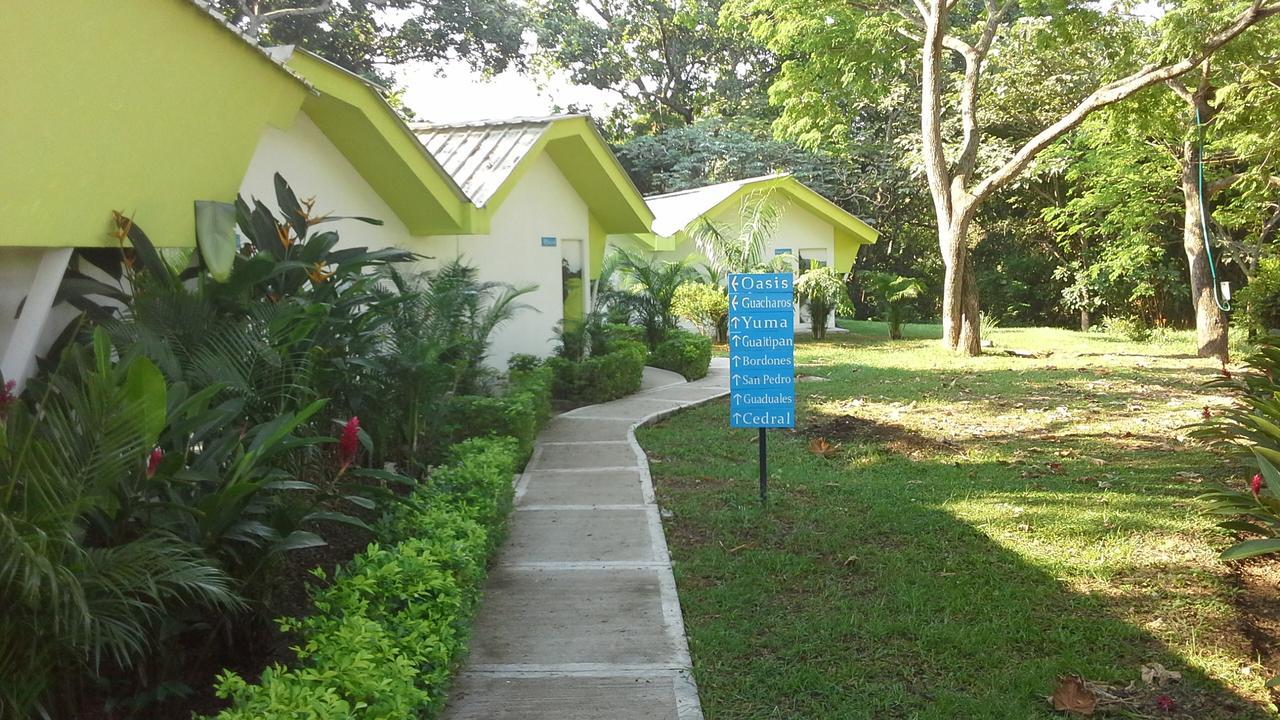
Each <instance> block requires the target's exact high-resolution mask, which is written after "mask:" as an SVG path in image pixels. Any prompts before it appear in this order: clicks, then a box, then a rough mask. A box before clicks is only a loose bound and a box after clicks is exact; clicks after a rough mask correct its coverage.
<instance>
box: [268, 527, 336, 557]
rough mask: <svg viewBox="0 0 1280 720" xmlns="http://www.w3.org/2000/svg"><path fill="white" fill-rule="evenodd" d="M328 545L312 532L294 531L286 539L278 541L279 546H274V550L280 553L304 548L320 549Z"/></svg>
mask: <svg viewBox="0 0 1280 720" xmlns="http://www.w3.org/2000/svg"><path fill="white" fill-rule="evenodd" d="M328 544H329V543H327V542H325V541H324V538H322V537H320V536H319V535H317V534H315V533H313V532H307V531H306V530H294V531H293V532H291V533H289V536H288V537H286V538H285V539H284V540H281V541H280V544H279V545H277V546H276V549H277V550H279V551H280V552H288V551H290V550H304V549H306V548H313V547H322V546H324V545H328Z"/></svg>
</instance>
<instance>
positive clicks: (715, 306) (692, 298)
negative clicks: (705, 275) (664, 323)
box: [671, 283, 729, 343]
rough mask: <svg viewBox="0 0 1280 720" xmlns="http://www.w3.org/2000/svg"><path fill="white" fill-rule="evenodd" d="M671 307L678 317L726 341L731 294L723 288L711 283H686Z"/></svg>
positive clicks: (717, 339)
mask: <svg viewBox="0 0 1280 720" xmlns="http://www.w3.org/2000/svg"><path fill="white" fill-rule="evenodd" d="M671 309H672V310H673V311H674V312H675V314H676V317H679V318H681V319H683V320H688V321H689V322H691V323H693V324H694V325H696V326H697V327H698V329H699V330H701V331H702V332H704V333H706V334H708V335H711V334H713V333H714V334H715V337H716V341H717V342H721V343H723V342H725V336H726V334H727V332H728V325H727V321H728V318H729V296H728V295H727V294H725V291H724V289H723V288H721V287H720V286H718V285H711V284H709V283H685V284H684V285H681V286H680V287H679V288H678V289H677V290H676V296H675V300H674V301H673V302H672V304H671Z"/></svg>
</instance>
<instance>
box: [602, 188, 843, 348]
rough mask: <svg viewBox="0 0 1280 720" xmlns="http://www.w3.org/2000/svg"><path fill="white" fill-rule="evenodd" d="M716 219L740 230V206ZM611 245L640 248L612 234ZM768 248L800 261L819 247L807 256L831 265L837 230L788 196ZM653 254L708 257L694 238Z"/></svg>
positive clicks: (669, 257)
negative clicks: (785, 253) (704, 255)
mask: <svg viewBox="0 0 1280 720" xmlns="http://www.w3.org/2000/svg"><path fill="white" fill-rule="evenodd" d="M715 221H716V222H717V223H720V224H723V225H725V226H727V227H728V228H729V229H731V230H733V231H735V232H736V231H737V228H738V227H739V225H740V218H739V217H738V209H737V207H736V206H733V207H730V208H728V209H726V210H724V211H722V212H720V213H719V214H717V215H716V217H715ZM609 245H610V246H622V247H626V248H627V249H635V248H636V245H635V243H632V242H630V241H629V240H627V239H625V238H619V237H610V238H609ZM767 248H768V249H767V252H766V255H768V256H769V257H772V256H773V255H774V253H775V251H777V250H784V249H785V250H789V251H790V252H791V254H792V256H793V257H796V259H797V261H798V260H799V255H800V254H801V252H802V251H806V250H809V251H814V250H816V251H818V252H816V253H805V259H806V260H808V259H814V260H822V261H824V262H826V263H827V265H831V264H832V263H834V262H835V250H836V230H835V227H834V226H833V225H831V223H829V222H827V221H826V220H824V219H822V218H821V217H819V216H817V215H815V214H813V213H812V212H810V211H809V210H807V209H805V208H804V207H801V206H799V205H797V204H795V203H793V202H788V201H785V200H784V201H783V206H782V208H781V215H780V216H779V218H778V225H777V228H776V229H775V231H774V234H773V237H772V238H770V240H769V242H768V246H767ZM650 252H652V251H650ZM652 254H653V255H654V257H657V258H659V259H662V260H670V261H675V260H687V261H689V262H691V263H694V264H698V263H701V262H704V261H705V258H703V257H702V255H701V253H699V252H698V249H697V248H696V247H694V244H693V241H692V240H685V241H684V242H682V243H680V244H679V245H677V246H676V249H675V250H671V251H664V252H652ZM798 313H799V311H798V310H797V318H799V314H798ZM806 321H807V318H806ZM834 324H835V317H834V315H833V316H832V317H831V318H830V319H829V320H828V326H829V327H830V326H833V325H834Z"/></svg>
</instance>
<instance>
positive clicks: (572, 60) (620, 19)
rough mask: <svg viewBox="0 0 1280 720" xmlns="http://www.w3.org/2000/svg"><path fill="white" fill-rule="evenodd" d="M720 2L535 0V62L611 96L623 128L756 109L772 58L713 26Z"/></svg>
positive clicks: (734, 33)
mask: <svg viewBox="0 0 1280 720" xmlns="http://www.w3.org/2000/svg"><path fill="white" fill-rule="evenodd" d="M721 2H722V0H674V1H667V2H663V1H660V0H583V1H582V2H579V1H578V0H541V1H540V2H538V3H537V4H535V6H534V16H535V18H536V19H535V28H536V32H537V37H538V49H537V52H536V55H535V60H536V62H538V63H540V64H542V65H543V66H545V67H547V68H549V69H557V70H565V71H567V72H568V74H569V78H570V79H571V80H572V81H573V82H575V83H578V84H580V85H590V86H592V87H596V88H600V89H602V90H609V91H612V92H614V93H617V94H618V95H619V97H620V98H621V99H622V101H623V105H622V107H621V108H620V112H621V113H622V115H623V116H624V118H625V124H629V125H631V126H632V127H642V128H648V129H650V130H654V129H660V128H664V127H670V126H679V125H687V124H690V123H692V122H694V120H695V119H696V118H697V117H698V116H700V115H701V114H703V113H704V112H705V111H707V110H708V109H709V108H712V107H721V108H722V109H724V110H726V111H728V112H732V110H733V109H734V108H740V107H742V106H743V105H749V104H752V103H754V104H756V105H761V106H762V105H763V104H764V102H763V101H764V97H763V93H762V90H763V88H764V87H765V86H766V83H762V82H758V81H757V78H760V77H761V76H764V75H767V74H768V73H769V72H771V68H772V65H773V63H772V60H771V59H770V58H769V56H768V55H767V54H766V53H763V52H761V51H760V49H759V48H758V47H757V46H755V44H754V43H752V42H751V41H750V40H749V38H747V37H746V36H745V34H744V33H742V32H740V31H738V30H736V29H734V28H732V27H726V26H724V25H722V24H721V22H720V5H721Z"/></svg>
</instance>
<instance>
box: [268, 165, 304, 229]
mask: <svg viewBox="0 0 1280 720" xmlns="http://www.w3.org/2000/svg"><path fill="white" fill-rule="evenodd" d="M274 179H275V186H276V205H278V206H280V212H282V213H284V221H285V222H287V223H289V226H290V227H292V228H293V234H294V235H297V236H298V240H299V241H301V240H302V238H305V237H306V236H307V213H306V212H305V211H304V210H303V209H302V203H300V202H298V196H297V195H295V194H294V192H293V188H291V187H289V183H288V182H287V181H286V180H285V179H284V176H282V175H281V174H280V173H276V175H275V178H274Z"/></svg>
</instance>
